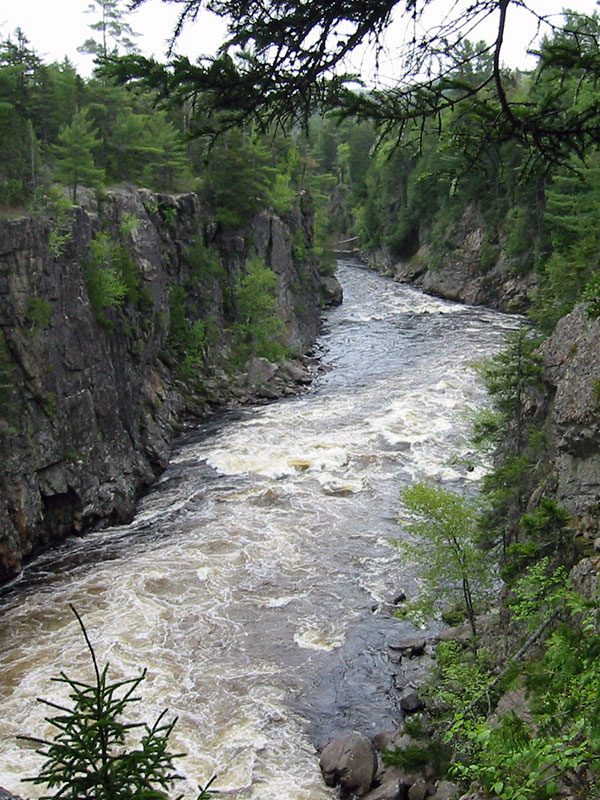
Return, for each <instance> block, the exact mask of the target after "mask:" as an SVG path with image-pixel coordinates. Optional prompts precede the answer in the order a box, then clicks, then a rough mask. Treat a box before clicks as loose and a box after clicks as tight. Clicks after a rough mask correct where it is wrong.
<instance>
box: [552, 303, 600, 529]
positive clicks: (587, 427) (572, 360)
mask: <svg viewBox="0 0 600 800" xmlns="http://www.w3.org/2000/svg"><path fill="white" fill-rule="evenodd" d="M540 352H541V355H542V357H543V365H544V366H543V370H544V371H543V375H544V380H545V383H546V387H547V396H548V408H547V412H546V428H547V434H548V437H549V441H550V443H551V450H550V452H551V457H552V470H551V476H552V481H553V487H552V488H553V490H554V492H555V496H556V501H557V502H558V503H559V504H560V505H561V506H563V507H564V508H566V509H567V511H569V512H570V513H571V514H573V515H574V517H575V525H576V527H581V530H580V532H581V533H582V534H584V535H586V536H587V537H590V536H593V537H594V538H596V537H597V536H598V533H597V530H598V509H599V506H598V504H599V503H600V324H599V323H598V320H597V319H590V318H589V317H588V316H587V314H586V311H585V307H584V305H583V304H581V305H579V306H577V307H576V308H575V309H574V310H573V311H572V312H571V313H570V314H568V315H567V316H566V317H563V318H562V319H561V320H560V321H559V322H558V324H557V326H556V328H555V330H554V332H553V333H552V335H551V336H550V337H549V338H548V339H546V341H545V342H544V343H543V345H542V347H541V349H540Z"/></svg>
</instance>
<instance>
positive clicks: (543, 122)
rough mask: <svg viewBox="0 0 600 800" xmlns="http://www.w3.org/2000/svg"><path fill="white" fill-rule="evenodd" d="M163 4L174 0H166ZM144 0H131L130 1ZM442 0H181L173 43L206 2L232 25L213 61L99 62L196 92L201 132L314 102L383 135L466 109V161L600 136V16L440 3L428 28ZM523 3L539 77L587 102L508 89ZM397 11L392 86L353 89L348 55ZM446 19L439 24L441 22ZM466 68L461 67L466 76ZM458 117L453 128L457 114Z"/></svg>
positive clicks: (545, 151)
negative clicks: (495, 148) (403, 28)
mask: <svg viewBox="0 0 600 800" xmlns="http://www.w3.org/2000/svg"><path fill="white" fill-rule="evenodd" d="M164 1H165V2H169V0H164ZM144 2H146V0H134V2H133V7H134V8H137V7H139V6H141V5H142V4H143V3H144ZM438 5H441V3H438V2H437V0H386V1H385V2H381V0H327V1H326V0H317V2H315V0H299V1H298V2H295V3H287V2H282V1H281V0H270V1H269V2H263V0H251V2H248V3H239V2H238V0H209V2H207V3H206V4H205V3H204V2H203V0H185V2H184V3H182V11H181V13H180V16H179V20H178V23H177V26H176V28H175V31H174V36H173V41H174V40H175V39H176V37H177V36H178V35H179V33H180V32H181V30H182V29H183V27H184V26H185V24H186V23H187V22H188V21H193V20H195V19H196V17H197V15H198V14H199V12H200V9H201V7H202V8H206V9H207V10H208V11H211V12H213V13H214V14H216V15H218V16H219V17H222V18H225V19H227V21H228V29H229V36H228V38H227V40H226V41H225V43H224V44H223V45H222V46H221V48H220V50H219V51H218V53H217V55H216V57H214V58H210V59H206V58H205V59H201V60H200V61H199V62H198V63H192V62H191V61H190V60H189V59H188V58H185V57H180V56H176V57H173V58H172V59H171V63H170V64H169V65H168V66H166V67H165V66H164V65H161V64H159V63H158V62H157V61H155V60H152V59H146V58H141V57H138V56H129V57H126V58H124V59H121V60H116V59H112V60H111V61H110V63H109V64H107V65H106V70H107V71H108V72H109V73H110V74H113V75H116V76H117V77H118V78H119V79H120V80H122V81H125V82H127V81H138V80H139V81H142V82H143V83H146V84H147V85H149V86H151V87H152V88H154V89H156V90H158V91H159V92H160V94H161V95H162V96H163V97H165V98H168V97H174V96H176V97H180V98H181V97H186V98H188V99H189V98H190V97H193V98H195V100H196V101H197V103H198V104H199V105H200V106H202V107H204V108H205V109H210V110H212V111H213V112H214V111H217V112H219V113H218V115H217V116H204V117H203V125H204V127H205V129H207V128H208V129H211V128H212V129H213V130H214V129H215V126H216V127H226V128H229V127H235V126H237V125H239V124H241V123H249V122H251V123H253V124H258V125H261V126H263V127H265V128H267V127H269V126H271V125H273V124H277V125H289V124H291V123H294V122H297V121H298V120H302V121H304V122H306V120H307V119H308V117H309V116H310V113H311V112H312V111H313V110H315V109H331V108H336V109H338V110H339V111H340V112H341V113H343V114H354V115H356V116H358V117H359V118H361V119H367V118H368V119H372V120H374V121H375V122H376V124H377V125H378V127H379V130H380V131H381V132H382V133H391V132H392V131H394V132H395V134H396V135H398V136H400V135H401V134H402V133H403V132H404V131H405V130H407V129H409V128H410V127H411V126H412V125H413V124H414V123H415V122H417V123H420V122H422V121H423V120H424V119H427V118H431V117H433V118H435V119H436V120H437V121H438V122H441V116H442V115H443V113H444V112H445V111H446V110H448V109H455V108H457V107H459V106H460V107H462V108H463V109H465V108H466V109H468V110H469V113H470V114H472V115H475V116H477V117H478V118H479V122H480V130H479V131H478V132H477V135H476V136H475V137H472V136H467V137H466V138H465V146H468V147H469V149H470V152H471V155H472V157H476V156H477V152H478V149H479V147H480V144H481V141H482V140H484V141H486V142H495V143H502V142H505V141H508V140H511V139H517V140H519V141H521V142H522V143H523V144H524V145H525V146H526V147H527V148H528V150H529V151H530V152H531V154H532V161H533V162H539V160H542V161H546V162H549V163H560V162H562V161H564V159H565V158H566V157H568V155H569V154H570V153H571V152H573V151H575V152H577V153H578V154H581V153H582V152H583V150H584V149H585V147H586V146H587V144H589V143H592V142H594V143H596V142H599V141H600V128H599V127H598V125H597V122H596V120H597V118H598V114H599V113H600V95H599V94H598V92H595V91H593V90H594V89H595V88H596V86H597V83H598V81H599V80H600V56H599V55H598V53H599V52H600V45H599V42H600V36H599V35H598V30H597V18H596V17H595V15H593V16H592V17H589V16H586V15H582V14H575V13H571V14H569V17H568V27H567V28H566V29H563V30H562V31H561V32H560V35H556V34H557V32H558V26H557V25H555V24H554V23H553V22H552V17H551V16H550V15H544V14H543V13H538V12H536V11H535V10H534V9H533V8H532V7H531V5H528V4H527V2H526V0H474V2H471V3H469V4H467V5H466V6H465V5H463V4H455V6H454V8H453V10H452V11H450V12H447V9H446V8H445V7H444V6H442V11H441V14H438V17H437V20H436V22H435V23H434V24H433V25H431V26H429V25H428V24H427V18H426V16H425V15H424V12H426V11H428V10H429V9H431V12H432V15H433V13H435V11H436V7H437V6H438ZM516 7H520V8H525V9H527V10H528V11H529V12H530V14H531V15H532V17H533V20H534V22H535V23H537V24H538V26H540V27H541V28H543V29H544V30H545V31H546V32H547V35H548V38H547V43H546V47H545V49H544V56H543V63H542V66H541V68H540V70H539V71H538V72H537V73H536V80H540V81H541V79H542V77H543V73H544V72H545V71H547V70H552V71H553V72H554V73H555V74H556V75H557V76H558V77H559V79H560V77H561V76H562V77H563V78H564V77H565V76H566V75H568V74H570V75H572V76H573V77H574V78H575V80H579V81H580V84H581V85H582V86H589V87H591V89H592V91H591V92H589V93H587V94H586V99H585V102H584V103H583V104H579V105H578V106H577V107H576V108H573V107H571V106H569V105H568V104H567V103H566V102H565V99H564V97H563V96H562V95H561V92H556V91H554V92H546V91H544V89H543V87H542V90H541V91H540V95H539V98H538V100H537V102H535V103H530V104H522V103H520V102H518V101H515V100H514V99H511V98H510V96H509V92H508V86H509V85H510V81H511V75H510V73H507V71H506V70H505V69H504V68H503V65H502V48H503V43H504V39H505V35H506V33H507V24H509V22H510V18H511V13H512V11H513V9H514V8H516ZM398 16H399V17H400V18H404V19H405V20H406V23H407V34H406V36H405V39H404V43H403V44H402V45H401V47H400V48H399V52H398V59H397V60H396V62H395V64H396V74H395V76H394V83H393V85H392V86H389V87H388V86H386V85H384V84H383V83H382V82H381V81H380V82H378V84H377V85H376V87H375V88H371V89H369V91H361V92H355V91H351V89H350V88H349V84H350V83H351V82H353V83H354V84H357V83H360V81H359V80H358V78H357V77H356V76H355V75H349V74H347V73H346V72H344V69H345V66H344V65H345V59H346V58H347V57H348V56H349V55H350V54H351V53H352V52H353V51H354V50H355V49H356V48H357V47H358V46H359V45H363V44H365V43H367V42H369V43H371V44H373V45H374V46H375V48H376V50H377V53H378V55H379V54H380V53H381V51H382V50H383V49H384V47H385V41H384V34H385V32H386V30H387V29H388V27H389V26H390V23H391V21H392V19H393V18H395V17H398ZM488 18H491V19H493V20H495V25H496V38H495V40H494V41H493V42H492V43H491V44H489V45H486V46H485V47H483V48H478V47H473V48H468V47H466V46H465V40H466V39H467V37H468V35H469V33H470V32H471V31H472V30H473V28H474V27H475V26H476V24H478V23H480V22H481V21H483V20H485V19H488ZM440 19H441V20H442V21H441V22H440V21H439V20H440ZM465 72H467V73H468V74H467V75H466V76H465ZM454 121H455V123H456V125H457V127H458V129H459V130H460V117H458V118H456V119H455V120H454Z"/></svg>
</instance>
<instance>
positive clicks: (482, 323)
mask: <svg viewBox="0 0 600 800" xmlns="http://www.w3.org/2000/svg"><path fill="white" fill-rule="evenodd" d="M339 277H340V279H341V281H342V284H343V287H344V303H343V305H342V306H340V307H338V308H336V309H334V310H332V311H330V312H328V313H327V318H326V323H325V328H324V331H323V334H322V336H321V338H320V340H319V345H318V350H319V352H320V355H321V358H322V365H323V370H322V372H320V374H319V375H318V376H317V379H316V380H315V382H314V384H313V385H312V386H311V388H310V390H309V391H308V392H307V393H305V394H303V395H301V396H298V397H295V398H290V399H286V400H282V401H278V402H275V403H272V404H270V405H265V406H261V407H255V408H251V409H243V410H240V411H235V412H230V413H228V414H224V415H222V416H220V417H219V418H218V419H214V420H211V421H210V422H209V423H208V424H206V425H202V426H200V427H198V428H197V429H196V430H193V431H190V432H189V433H187V434H186V435H184V436H182V437H181V439H180V441H179V442H178V443H177V446H176V449H175V452H174V455H173V458H172V461H171V464H170V466H169V468H168V469H167V471H166V472H165V473H164V475H163V477H162V478H161V480H160V482H159V483H158V484H157V485H156V486H155V487H154V489H153V490H152V491H151V492H150V493H149V494H148V495H147V496H146V497H145V498H144V499H143V500H142V501H141V502H140V505H139V511H138V514H137V517H136V519H135V520H134V521H133V522H132V523H131V524H130V525H127V526H121V527H116V528H112V529H110V530H106V531H101V532H97V533H91V534H88V535H86V536H85V537H84V538H82V539H72V540H70V541H68V542H67V543H65V544H64V545H63V546H61V547H60V548H58V549H57V550H55V551H53V552H51V553H49V554H46V555H45V556H43V557H41V558H39V559H37V560H36V561H35V562H34V563H33V564H31V565H30V566H29V567H28V568H27V569H26V571H25V573H24V575H23V577H22V578H21V580H19V581H18V582H17V583H16V584H15V585H14V586H12V587H10V588H9V590H8V591H5V593H4V595H3V597H2V598H1V599H0V699H1V704H0V708H1V709H2V725H1V727H0V785H2V786H5V787H6V788H8V789H10V790H12V791H14V792H17V793H19V792H20V793H22V794H23V795H25V796H27V797H33V796H36V793H37V795H39V794H41V793H42V792H41V789H38V788H37V787H31V786H27V787H25V788H23V786H22V785H21V784H20V779H21V778H22V777H24V776H25V775H31V774H35V771H36V769H37V767H38V765H39V757H38V756H37V755H36V754H35V752H34V750H33V749H32V747H31V746H29V745H27V744H26V743H23V742H19V741H17V740H16V738H15V737H16V736H17V735H18V734H24V733H26V734H32V735H36V736H40V735H50V734H51V733H52V730H51V728H50V727H49V726H48V724H47V723H45V722H44V715H45V709H44V707H43V706H42V705H41V704H40V703H38V702H36V698H37V697H40V696H42V697H45V698H46V699H51V700H54V701H62V700H64V694H63V693H62V687H61V686H60V685H59V684H56V683H52V682H51V678H52V677H53V676H55V675H57V674H58V672H59V670H61V669H64V670H65V671H66V672H67V673H68V674H69V675H71V676H73V677H77V678H80V677H84V678H89V677H90V675H91V673H90V667H89V663H88V661H89V659H88V657H87V655H86V652H85V648H84V646H83V643H82V637H81V633H80V631H79V629H78V626H77V623H76V621H75V620H74V617H73V614H72V612H71V610H70V609H69V604H70V603H71V604H74V605H75V607H76V608H77V609H78V611H79V613H80V614H81V615H82V617H83V619H84V621H85V625H86V627H87V630H88V633H89V636H90V638H91V640H92V642H93V643H94V646H95V649H96V652H97V654H98V657H99V659H100V660H101V661H105V660H108V661H109V662H110V664H111V674H112V675H114V677H115V678H116V677H124V676H132V675H133V674H136V673H137V672H139V671H140V669H141V668H142V667H144V666H145V667H147V668H148V676H147V678H146V680H145V682H144V683H143V684H142V686H141V695H142V701H141V702H140V703H139V704H136V708H135V713H136V714H139V715H141V717H143V718H146V719H150V718H153V717H155V716H156V715H157V714H158V713H159V712H160V711H162V709H163V708H165V707H167V708H168V709H169V713H170V715H171V716H177V717H178V722H177V725H176V728H175V731H174V734H173V739H172V749H173V750H176V751H180V750H182V751H185V752H186V753H187V754H188V755H187V756H186V758H185V759H183V760H182V762H181V763H180V764H179V768H180V770H182V771H183V772H184V773H185V775H186V776H187V782H186V784H183V786H182V789H183V790H184V791H186V794H188V796H193V794H192V793H193V789H194V787H195V781H200V782H201V783H204V782H206V781H207V780H208V778H209V777H211V776H212V775H213V774H217V776H218V778H217V780H216V783H215V787H216V788H218V789H219V790H221V791H223V792H227V793H229V794H230V795H231V796H232V797H239V798H243V800H255V798H256V800H258V798H260V800H325V798H331V797H332V790H329V789H326V788H325V786H324V785H323V784H322V781H321V778H320V774H319V770H318V759H317V757H316V755H315V753H316V749H315V748H316V746H321V745H322V744H324V743H325V742H326V741H327V740H328V738H330V737H331V736H332V735H335V734H338V733H342V732H346V731H349V730H351V729H354V728H356V729H359V730H362V731H363V732H365V733H367V734H369V735H372V734H375V733H377V732H379V731H381V730H393V729H394V726H395V725H396V724H397V722H398V720H399V713H398V710H397V707H396V701H397V696H396V695H397V693H396V692H395V690H394V688H393V686H394V682H396V683H397V682H398V681H400V682H401V681H403V680H410V679H411V675H410V674H409V675H406V673H404V674H400V675H399V673H402V671H403V670H404V667H401V666H398V665H394V664H392V663H391V662H390V660H389V658H388V650H387V647H386V643H387V642H388V641H389V640H390V639H393V638H398V637H400V636H401V635H403V634H410V633H411V632H414V628H412V626H411V625H410V624H409V623H407V622H403V621H400V620H398V619H396V618H394V617H393V616H392V614H391V613H390V610H391V608H390V604H391V603H392V602H393V599H394V597H395V596H396V595H397V594H398V592H399V591H400V589H401V588H402V589H404V590H405V591H406V592H407V594H408V595H409V596H414V594H415V593H416V592H417V590H418V586H417V583H416V580H415V577H414V570H413V567H412V565H411V564H410V563H406V562H404V561H403V560H402V559H401V558H400V555H399V553H398V551H397V550H395V548H394V547H393V546H392V545H391V544H390V538H392V537H399V536H401V529H400V527H399V526H398V524H397V521H396V520H397V515H398V493H399V491H400V490H401V489H402V487H403V486H406V485H407V484H408V483H410V482H411V481H414V480H433V481H436V482H441V483H443V484H444V485H448V486H457V485H460V484H463V483H466V482H471V481H473V480H476V479H477V478H478V477H479V476H480V474H481V468H480V467H476V468H475V469H472V468H471V466H469V459H470V457H471V450H470V445H469V443H468V438H467V434H468V431H469V421H470V418H471V415H472V412H473V409H475V408H477V407H478V406H480V405H481V404H482V402H484V392H483V389H482V387H481V385H480V384H479V383H478V381H477V379H476V376H475V373H474V371H473V369H472V368H471V365H472V363H473V362H474V361H477V360H479V359H482V358H484V357H486V356H489V355H490V354H492V353H494V352H496V351H497V350H498V349H499V348H500V347H501V346H502V342H503V337H504V334H505V333H506V331H507V330H510V329H513V328H514V327H515V326H516V324H517V318H515V317H511V316H508V315H504V314H500V313H498V312H494V311H490V310H487V309H484V308H481V307H478V308H473V307H468V306H462V305H458V304H455V303H451V302H445V301H442V300H438V299H435V298H432V297H428V296H426V295H423V294H422V293H420V292H419V291H417V290H415V289H413V288H411V287H408V286H404V285H399V284H396V283H394V282H392V281H391V280H389V279H386V278H383V277H380V276H378V275H377V274H375V273H373V272H370V271H368V270H365V269H362V268H360V266H358V265H356V264H353V263H351V262H341V264H340V271H339Z"/></svg>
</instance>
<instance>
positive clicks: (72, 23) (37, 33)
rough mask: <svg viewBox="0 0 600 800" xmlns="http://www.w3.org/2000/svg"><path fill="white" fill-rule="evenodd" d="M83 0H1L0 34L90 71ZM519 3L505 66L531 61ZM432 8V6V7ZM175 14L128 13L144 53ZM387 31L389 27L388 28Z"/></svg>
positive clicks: (154, 50) (585, 0)
mask: <svg viewBox="0 0 600 800" xmlns="http://www.w3.org/2000/svg"><path fill="white" fill-rule="evenodd" d="M444 4H446V7H447V8H449V9H450V8H453V7H454V6H455V5H456V0H436V2H435V3H434V4H433V6H432V9H434V10H435V13H436V14H438V15H439V14H440V12H441V10H442V9H444ZM531 4H532V5H533V6H535V7H536V8H537V9H538V10H539V11H540V12H542V13H556V14H559V13H560V11H561V10H562V8H563V7H564V6H568V7H570V8H572V9H574V10H576V11H580V12H583V13H592V12H593V11H595V10H598V5H597V3H596V0H571V2H569V0H531ZM88 5H89V0H4V2H3V3H0V35H1V36H2V38H5V37H6V36H8V35H9V34H10V33H12V32H13V31H14V29H15V28H16V27H17V26H20V27H21V28H22V29H23V31H24V33H25V35H26V36H27V38H28V39H29V41H30V46H32V47H33V49H34V50H35V51H36V52H37V54H38V55H40V56H41V57H42V59H43V60H44V61H46V62H51V61H62V60H63V58H64V57H65V56H67V57H68V58H69V60H70V61H71V62H72V63H73V64H75V66H76V67H77V69H78V71H79V73H80V74H81V75H83V76H85V77H88V76H89V75H91V72H92V69H93V59H92V58H91V57H90V56H85V55H83V54H81V53H78V52H77V47H78V46H79V45H81V44H82V43H83V42H84V41H85V40H86V39H87V38H88V37H89V36H90V34H91V31H90V29H89V25H90V23H91V22H94V21H95V20H96V19H97V17H96V16H95V15H93V14H86V13H85V12H86V9H87V8H88ZM521 11H522V10H521V9H518V8H512V7H511V8H510V10H509V17H508V21H507V30H508V33H507V36H506V37H505V45H504V48H503V58H504V60H505V63H507V64H508V66H511V67H521V68H523V69H526V68H528V67H530V66H532V64H533V61H531V60H530V61H529V62H527V61H525V60H524V55H523V54H524V52H525V51H526V49H527V47H528V45H529V44H530V41H531V38H532V36H533V35H534V29H533V28H532V27H531V25H530V21H529V17H528V15H525V14H524V13H521ZM432 13H433V12H432ZM176 16H177V6H176V5H169V4H164V3H162V2H160V0H146V2H145V3H144V4H143V5H142V7H141V8H140V9H138V11H136V12H134V13H133V14H131V15H130V16H129V18H128V21H129V23H130V25H131V27H132V28H133V30H135V31H136V32H139V33H140V34H142V36H141V38H140V39H138V42H137V43H138V46H139V47H140V49H141V51H142V52H143V53H144V55H147V56H152V55H153V56H155V57H156V58H159V59H161V58H162V57H163V56H164V53H165V51H166V42H167V40H168V38H169V35H170V33H171V31H172V29H173V25H174V23H175V19H176ZM224 35H225V26H224V24H223V22H222V21H221V20H219V19H217V18H216V17H215V16H214V15H211V14H208V13H206V14H205V15H201V16H200V17H199V19H198V21H197V22H196V23H195V24H194V25H193V26H192V25H190V26H188V27H187V28H186V29H185V31H184V33H183V35H182V37H181V39H180V41H179V43H178V47H177V49H178V51H179V52H182V53H185V54H186V55H189V56H190V57H192V58H196V57H197V56H199V55H210V54H212V53H214V52H215V50H216V48H217V47H218V45H219V44H220V43H221V42H222V41H223V38H224ZM494 36H495V31H494V30H493V28H492V27H488V28H484V29H481V30H480V31H477V36H473V38H477V39H479V38H483V39H487V40H488V41H491V40H492V39H493V38H494ZM392 37H393V28H392ZM358 58H359V60H355V63H354V64H352V67H353V68H355V69H357V70H360V69H361V68H362V69H366V70H369V69H370V68H371V67H370V59H369V56H365V55H363V56H360V57H358ZM388 59H389V61H388V63H387V64H386V63H385V61H384V63H383V64H382V68H381V69H382V73H385V71H386V69H389V72H390V73H393V46H392V44H390V47H389V55H388Z"/></svg>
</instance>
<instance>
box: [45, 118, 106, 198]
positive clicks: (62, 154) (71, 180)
mask: <svg viewBox="0 0 600 800" xmlns="http://www.w3.org/2000/svg"><path fill="white" fill-rule="evenodd" d="M58 139H59V142H60V144H58V145H56V148H55V154H56V175H57V177H58V178H59V179H60V180H62V181H64V182H65V183H66V184H67V185H68V186H69V187H70V189H71V195H72V199H73V202H75V201H76V200H77V188H78V187H79V186H80V185H84V186H91V187H95V186H99V185H100V184H101V183H102V181H103V180H104V170H102V169H99V168H98V167H96V165H95V163H94V156H93V154H92V150H93V149H94V148H95V147H97V146H98V144H99V141H98V139H97V138H96V133H95V131H94V129H93V127H92V124H91V122H90V120H89V118H88V115H87V112H86V111H85V109H83V110H80V111H77V112H75V114H74V116H73V121H72V122H71V124H70V125H65V126H63V127H62V128H61V131H60V133H59V135H58Z"/></svg>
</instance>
